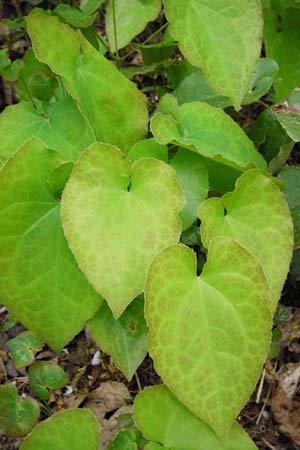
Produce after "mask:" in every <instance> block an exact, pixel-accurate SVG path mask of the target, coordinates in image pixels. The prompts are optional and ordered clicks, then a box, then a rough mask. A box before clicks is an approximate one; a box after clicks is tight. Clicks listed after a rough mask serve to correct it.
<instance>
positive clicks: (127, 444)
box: [106, 430, 137, 450]
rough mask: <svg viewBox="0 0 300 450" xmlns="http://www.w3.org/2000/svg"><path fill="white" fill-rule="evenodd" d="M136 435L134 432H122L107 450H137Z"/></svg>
mask: <svg viewBox="0 0 300 450" xmlns="http://www.w3.org/2000/svg"><path fill="white" fill-rule="evenodd" d="M136 449H137V445H136V442H135V433H134V431H132V430H122V431H120V433H118V435H117V436H116V437H115V439H114V440H113V441H112V442H110V443H109V444H108V446H107V448H106V450H136Z"/></svg>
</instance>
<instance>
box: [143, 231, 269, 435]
mask: <svg viewBox="0 0 300 450" xmlns="http://www.w3.org/2000/svg"><path fill="white" fill-rule="evenodd" d="M196 270H197V260H196V257H195V254H194V252H193V251H192V250H191V249H189V248H188V247H185V246H184V245H182V244H180V245H174V246H172V247H169V248H167V249H165V250H164V251H162V252H161V253H159V254H158V255H157V256H156V257H155V258H154V260H153V263H152V264H151V267H150V269H149V272H148V276H147V283H146V287H145V300H146V303H145V312H146V319H147V323H148V326H149V329H150V332H149V339H148V348H149V353H150V355H151V356H152V357H153V359H154V364H155V368H156V370H157V372H158V374H159V375H160V376H161V377H162V379H163V381H164V383H165V384H166V385H167V386H168V387H169V388H170V390H171V391H172V392H173V393H174V394H175V395H176V397H177V398H178V399H179V400H180V401H181V402H182V403H183V404H184V405H186V406H187V407H188V408H189V409H190V410H191V411H192V412H193V413H194V414H196V415H197V416H198V417H199V418H200V419H202V420H203V421H205V422H206V423H207V424H208V425H209V426H210V427H211V428H212V429H213V430H214V431H215V432H216V434H217V435H218V436H219V437H220V438H221V439H225V438H226V436H227V434H228V432H229V430H230V428H231V426H232V423H233V421H234V419H235V417H236V416H237V414H238V413H239V411H240V409H241V408H242V407H243V406H244V404H245V403H246V401H247V400H248V398H249V396H250V394H251V392H252V391H253V389H254V388H255V385H256V383H257V381H258V379H259V376H260V373H261V369H262V365H263V363H264V361H265V358H266V356H267V353H268V350H269V346H270V338H271V326H272V319H271V314H270V311H269V309H268V305H267V301H268V296H269V290H268V286H267V283H266V280H265V276H264V273H263V271H262V269H261V266H260V264H259V263H258V262H257V260H256V258H254V257H253V256H252V255H250V253H248V252H247V251H246V250H245V249H244V248H242V247H241V246H240V245H239V244H238V243H236V242H235V241H234V240H232V239H229V238H227V237H221V238H220V237H219V238H215V239H214V240H212V241H211V242H210V245H209V249H208V261H207V262H206V264H205V265H204V268H203V271H202V274H201V276H200V277H198V276H197V273H196ZM245 286H247V288H245ZM187 367H188V368H189V370H186V368H187ZM233 379H234V383H233V381H232V380H233Z"/></svg>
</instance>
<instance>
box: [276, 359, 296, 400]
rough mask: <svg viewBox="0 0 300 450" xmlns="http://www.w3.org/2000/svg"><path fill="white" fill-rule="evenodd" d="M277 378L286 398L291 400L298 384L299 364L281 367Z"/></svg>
mask: <svg viewBox="0 0 300 450" xmlns="http://www.w3.org/2000/svg"><path fill="white" fill-rule="evenodd" d="M278 377H279V380H280V381H281V384H282V387H283V389H284V390H285V393H286V395H287V397H288V398H289V399H292V398H293V397H294V395H295V393H296V391H297V387H298V385H299V382H300V362H299V363H288V364H284V365H283V366H281V368H280V371H279V372H278Z"/></svg>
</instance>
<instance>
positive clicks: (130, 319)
mask: <svg viewBox="0 0 300 450" xmlns="http://www.w3.org/2000/svg"><path fill="white" fill-rule="evenodd" d="M88 327H89V329H90V330H91V333H92V336H93V338H94V339H95V341H96V343H97V345H99V347H100V348H101V350H103V351H104V352H105V353H108V354H109V355H111V356H112V359H113V361H114V363H115V364H116V366H117V367H118V368H119V369H120V370H121V371H122V372H123V373H124V375H125V376H126V378H127V379H128V380H131V378H132V377H133V375H134V372H135V371H136V369H137V367H138V366H139V365H140V364H141V362H142V361H143V359H144V357H145V356H146V353H147V335H148V327H147V323H146V320H145V317H144V301H143V298H141V297H138V298H137V299H135V300H134V301H133V302H132V303H131V304H130V305H129V306H128V307H127V309H126V310H125V311H124V312H123V314H122V316H121V317H120V318H119V319H115V318H114V316H113V315H112V312H111V310H110V308H109V307H108V306H107V304H106V302H103V303H102V305H101V306H100V309H99V311H97V313H96V314H95V316H94V317H93V318H92V319H91V320H90V321H89V322H88Z"/></svg>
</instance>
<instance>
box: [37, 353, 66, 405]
mask: <svg viewBox="0 0 300 450" xmlns="http://www.w3.org/2000/svg"><path fill="white" fill-rule="evenodd" d="M28 380H29V383H30V386H31V389H32V390H33V392H34V393H35V394H36V395H38V396H39V397H40V398H41V399H42V400H48V398H49V397H50V393H49V391H48V389H60V388H62V387H63V386H64V385H65V384H66V383H67V376H66V373H65V371H64V370H63V368H62V367H60V366H59V365H58V364H54V363H51V362H50V361H39V362H36V363H34V364H32V365H31V366H30V367H29V370H28Z"/></svg>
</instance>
